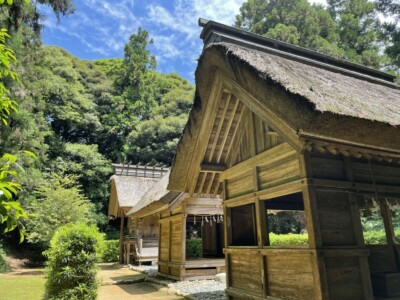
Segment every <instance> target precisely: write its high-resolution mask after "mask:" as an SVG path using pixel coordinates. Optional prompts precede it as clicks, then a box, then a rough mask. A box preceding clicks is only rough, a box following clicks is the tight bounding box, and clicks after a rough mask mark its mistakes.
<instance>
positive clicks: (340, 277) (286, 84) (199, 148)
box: [161, 19, 400, 300]
mask: <svg viewBox="0 0 400 300" xmlns="http://www.w3.org/2000/svg"><path fill="white" fill-rule="evenodd" d="M200 25H201V26H202V27H203V31H202V33H201V38H202V39H203V40H204V43H205V45H204V50H203V53H202V55H201V57H200V59H199V63H198V68H197V71H196V96H195V100H194V104H193V108H192V110H191V112H190V116H189V120H188V123H187V125H186V127H185V130H184V133H183V136H182V138H181V140H180V142H179V144H178V150H177V155H176V157H175V160H174V162H173V165H172V169H171V175H170V181H169V186H168V189H169V190H171V191H176V192H182V193H188V194H189V195H195V194H202V193H206V192H207V193H211V194H214V195H222V196H223V199H224V200H223V207H224V218H225V223H224V224H225V229H224V230H225V249H224V251H225V259H226V268H227V278H226V279H227V290H226V292H227V294H228V295H229V298H230V299H307V300H308V299H332V300H333V299H335V300H336V299H337V300H346V299H348V300H350V299H351V300H356V299H360V300H361V299H373V298H374V296H373V289H372V286H374V293H375V295H376V296H377V297H378V296H379V297H381V298H385V297H387V298H390V297H394V296H397V297H398V296H399V295H400V285H399V284H398V282H399V273H398V272H400V264H399V249H400V246H399V245H398V239H396V238H395V234H394V231H393V223H392V216H393V212H392V211H391V210H390V209H389V208H390V206H391V203H395V202H396V200H398V199H400V128H399V125H400V89H399V88H400V87H399V86H398V85H396V84H394V79H395V78H394V77H393V76H391V75H389V74H387V73H383V72H380V71H376V70H372V69H370V68H366V67H364V66H360V65H356V64H353V63H349V62H347V61H343V60H340V59H336V58H333V57H329V56H326V55H323V54H320V53H317V52H314V51H310V50H306V49H303V48H300V47H296V46H292V45H289V44H286V43H283V42H279V41H275V40H272V39H268V38H264V37H262V36H258V35H255V34H251V33H247V32H244V31H242V30H239V29H236V28H232V27H229V26H225V25H222V24H219V23H216V22H212V21H207V20H203V19H200ZM372 203H374V204H375V205H376V206H378V207H379V209H380V212H381V215H382V217H383V222H384V225H385V232H386V237H387V242H386V244H384V245H375V246H369V245H366V244H365V242H364V236H363V230H362V223H361V220H360V210H362V209H365V208H366V207H367V206H371V204H372ZM268 210H278V211H289V212H290V211H303V212H304V215H305V220H306V231H307V233H308V242H307V244H306V245H302V246H288V245H286V246H271V245H270V236H271V235H270V230H269V228H271V226H272V224H270V222H269V220H268V218H267V216H266V214H267V212H268ZM167 228H168V229H166V232H170V231H169V230H170V229H169V228H171V227H167ZM163 230H164V228H163V227H162V228H161V231H163ZM371 279H372V280H371ZM391 299H394V298H391ZM396 299H397V298H396Z"/></svg>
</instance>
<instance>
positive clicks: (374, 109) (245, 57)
mask: <svg viewBox="0 0 400 300" xmlns="http://www.w3.org/2000/svg"><path fill="white" fill-rule="evenodd" d="M213 47H216V48H223V50H224V51H225V52H226V55H227V56H233V57H236V58H237V59H239V60H240V61H241V62H243V63H245V64H246V65H248V66H249V67H251V68H253V69H254V70H255V71H256V72H257V73H258V75H259V76H260V77H261V78H262V79H264V80H265V79H268V80H272V81H273V82H276V83H277V84H279V85H281V86H282V87H283V88H285V89H286V90H287V91H289V92H290V93H292V94H295V95H300V96H302V97H303V98H304V99H306V100H307V101H308V102H309V103H311V104H312V105H313V107H314V109H315V110H317V111H319V112H322V113H324V112H329V113H333V114H338V115H343V116H350V117H355V118H360V119H366V120H371V121H378V122H383V123H387V124H390V125H392V126H398V125H400V88H396V87H395V86H393V87H390V86H387V85H383V84H378V83H373V82H369V81H367V80H362V79H359V78H355V77H351V76H346V75H344V74H340V73H336V72H333V71H330V70H326V69H323V68H318V67H316V66H312V65H308V64H305V63H301V62H298V61H294V60H290V59H288V58H284V57H281V56H278V55H273V54H270V53H267V52H262V51H258V50H255V49H248V48H246V47H243V46H239V45H235V44H230V43H213V44H210V45H209V46H208V47H207V48H213Z"/></svg>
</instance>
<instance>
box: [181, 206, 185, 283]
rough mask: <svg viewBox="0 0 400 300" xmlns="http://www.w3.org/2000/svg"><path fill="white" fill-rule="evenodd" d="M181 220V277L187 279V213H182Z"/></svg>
mask: <svg viewBox="0 0 400 300" xmlns="http://www.w3.org/2000/svg"><path fill="white" fill-rule="evenodd" d="M183 209H185V206H183ZM181 222H182V233H181V249H182V253H181V270H180V272H181V274H180V278H181V280H183V279H185V275H186V274H185V273H186V269H185V262H186V214H182V218H181Z"/></svg>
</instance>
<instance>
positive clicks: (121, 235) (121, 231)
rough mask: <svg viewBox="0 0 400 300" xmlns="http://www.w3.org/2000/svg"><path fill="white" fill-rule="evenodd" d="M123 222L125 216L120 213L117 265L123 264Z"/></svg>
mask: <svg viewBox="0 0 400 300" xmlns="http://www.w3.org/2000/svg"><path fill="white" fill-rule="evenodd" d="M124 221H125V215H124V213H123V212H122V213H121V225H120V229H119V263H120V264H123V263H124V223H125V222H124Z"/></svg>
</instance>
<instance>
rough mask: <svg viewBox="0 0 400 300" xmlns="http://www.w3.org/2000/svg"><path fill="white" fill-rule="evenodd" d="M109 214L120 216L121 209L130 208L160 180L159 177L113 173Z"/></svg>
mask: <svg viewBox="0 0 400 300" xmlns="http://www.w3.org/2000/svg"><path fill="white" fill-rule="evenodd" d="M110 180H111V195H110V204H109V209H108V214H109V215H113V216H118V214H119V209H120V208H122V209H125V210H129V209H130V208H131V207H132V206H134V205H135V204H137V203H138V201H139V200H140V199H141V198H142V196H143V195H144V194H145V193H146V192H147V191H148V190H149V189H150V188H151V187H152V186H154V184H155V183H156V182H157V181H159V178H146V177H135V176H119V175H113V176H112V177H111V178H110Z"/></svg>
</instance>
